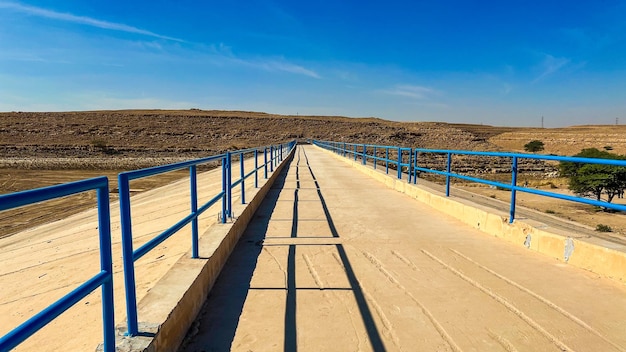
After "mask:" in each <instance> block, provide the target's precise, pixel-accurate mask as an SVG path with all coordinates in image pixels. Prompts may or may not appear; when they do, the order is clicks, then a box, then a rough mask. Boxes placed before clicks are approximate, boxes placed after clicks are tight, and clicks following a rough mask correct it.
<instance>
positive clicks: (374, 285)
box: [181, 147, 626, 351]
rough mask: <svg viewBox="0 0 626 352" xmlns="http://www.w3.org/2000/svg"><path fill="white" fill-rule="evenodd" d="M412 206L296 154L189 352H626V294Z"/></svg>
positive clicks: (485, 223) (332, 165)
mask: <svg viewBox="0 0 626 352" xmlns="http://www.w3.org/2000/svg"><path fill="white" fill-rule="evenodd" d="M414 197H415V196H414V195H411V196H407V195H405V194H402V193H399V192H393V191H390V190H389V189H387V188H386V187H384V186H382V185H381V184H380V183H378V182H377V181H375V180H374V179H372V178H371V177H369V176H366V175H365V174H363V173H360V172H355V170H354V169H353V168H346V167H345V165H344V164H342V163H338V162H335V161H333V159H332V157H331V156H330V155H329V154H327V153H326V152H324V151H321V150H319V149H317V148H314V147H299V149H298V151H297V154H296V156H295V158H294V161H293V162H292V163H291V165H290V168H289V170H288V172H287V173H285V175H284V178H283V180H282V182H281V180H280V179H279V180H278V182H277V186H275V189H273V190H272V191H271V192H270V193H269V194H268V196H267V198H266V199H265V201H264V203H263V204H262V205H261V207H260V208H259V210H258V211H257V213H256V214H255V217H254V220H253V221H252V222H251V224H250V226H249V227H248V229H247V230H246V232H245V233H244V235H243V237H242V239H241V240H240V241H239V243H238V245H237V247H236V248H235V250H234V252H233V254H232V255H231V258H230V259H229V261H228V263H227V265H226V266H225V267H224V270H223V271H222V274H221V275H220V277H219V279H218V281H217V282H216V283H215V286H214V287H213V289H212V290H211V292H210V293H209V299H208V300H207V302H206V304H205V306H204V307H203V308H202V311H201V313H200V317H199V318H198V320H197V321H196V322H195V323H194V325H193V327H192V329H191V331H190V333H189V336H188V338H187V340H186V343H185V345H184V348H182V349H181V350H182V351H223V350H229V349H230V350H235V351H249V350H253V351H276V350H285V351H295V350H299V351H346V350H360V351H370V350H374V351H384V350H393V351H402V350H404V351H435V350H436V351H564V350H567V351H624V350H626V349H625V348H624V347H623V346H626V332H625V331H626V323H625V322H626V288H625V287H624V285H623V284H621V283H618V282H616V281H613V280H610V279H607V278H604V277H601V276H598V275H596V274H593V273H591V272H589V271H585V270H581V269H579V268H576V267H573V266H571V265H567V264H565V263H564V262H563V261H558V260H555V259H553V258H550V257H548V256H545V255H542V254H539V253H537V252H535V251H529V250H528V249H526V248H525V247H523V246H520V245H512V244H510V243H508V242H506V241H501V240H500V239H497V238H494V237H493V236H486V235H485V234H484V233H483V232H482V231H480V230H479V228H483V227H487V228H491V227H496V228H498V226H500V227H501V226H502V225H501V221H496V220H493V218H490V217H488V216H486V215H484V214H482V213H479V212H476V211H475V210H471V209H469V208H465V207H462V206H460V205H450V207H452V208H454V209H456V211H460V209H466V210H465V211H466V214H467V216H474V219H476V220H475V221H476V223H474V224H471V226H469V225H467V224H464V223H463V222H461V221H460V220H458V219H456V218H454V217H452V216H450V215H447V214H445V213H443V212H438V211H435V210H433V208H431V207H429V206H427V205H425V204H423V203H421V202H415V201H414V200H413V198H414ZM424 197H428V195H424ZM431 197H432V196H431ZM433 199H435V198H433ZM436 202H442V200H440V199H437V200H434V201H433V203H436ZM478 222H480V225H479V224H478ZM499 223H500V225H498V224H499ZM519 231H521V232H519V233H516V234H515V236H518V239H521V238H522V237H525V236H523V229H522V230H519ZM538 242H539V244H538V245H537V246H538V248H541V247H547V248H550V246H551V244H550V241H547V242H546V243H547V244H544V242H542V241H538ZM576 250H578V248H576ZM555 251H556V250H555ZM560 255H562V253H561V254H560ZM572 259H573V258H572Z"/></svg>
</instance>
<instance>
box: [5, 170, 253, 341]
mask: <svg viewBox="0 0 626 352" xmlns="http://www.w3.org/2000/svg"><path fill="white" fill-rule="evenodd" d="M252 165H253V164H252V161H247V164H246V172H249V170H251V169H252V168H253V166H252ZM233 168H234V169H235V170H234V171H233V173H234V174H233V178H234V179H235V177H238V175H239V164H238V162H237V163H234V165H233ZM259 177H260V179H259V180H260V181H261V180H262V179H263V173H262V171H261V172H260V173H259ZM133 185H134V183H133V181H131V189H132V188H133V187H134V186H133ZM246 186H247V187H251V186H253V177H252V178H250V179H248V180H246ZM239 189H240V188H239V187H237V188H236V189H235V190H234V198H233V199H234V200H233V201H239V194H240V192H239ZM220 190H221V169H217V170H213V171H209V172H206V173H203V174H201V175H199V176H198V195H199V205H202V204H204V203H205V202H207V201H208V200H209V199H211V198H212V197H213V196H215V194H217V193H218V192H219V191H220ZM43 204H45V203H43ZM131 205H132V210H131V211H132V214H133V239H134V243H133V246H134V248H135V249H136V248H138V247H139V246H140V245H141V244H143V243H145V242H146V241H148V240H149V239H151V238H152V237H154V236H155V235H157V234H159V233H161V232H162V231H163V230H165V229H166V228H168V227H169V226H172V225H173V224H175V223H176V222H177V221H179V220H180V219H182V218H183V217H184V216H185V215H187V214H188V213H189V181H188V179H184V180H180V181H177V182H174V183H172V184H171V185H168V186H165V187H161V188H157V189H154V190H150V191H146V192H144V193H141V194H138V195H136V196H133V197H132V200H131ZM219 209H221V204H220V203H219V202H218V204H216V205H215V206H213V207H212V208H210V209H209V210H207V211H206V212H205V213H204V214H203V216H201V217H200V221H199V230H200V233H202V232H203V231H204V230H206V229H207V228H208V227H209V226H210V225H211V224H213V223H215V221H216V220H217V213H218V212H219ZM111 228H112V240H113V261H114V268H113V270H114V272H115V275H114V279H113V280H114V287H115V288H114V290H115V292H114V296H115V320H116V322H117V323H118V324H119V323H124V321H125V320H124V319H125V316H126V314H125V301H124V299H125V298H124V281H123V271H122V254H121V233H120V220H119V204H118V203H117V202H114V203H111ZM190 233H191V230H190V226H189V225H188V226H186V227H185V228H184V229H183V230H181V231H180V232H179V233H177V234H175V235H174V236H172V237H171V238H169V239H168V240H166V241H165V242H164V243H162V244H161V245H159V246H158V247H156V248H155V249H154V250H153V251H152V252H150V253H148V254H147V255H146V256H144V257H143V258H141V259H140V260H139V261H137V262H136V263H135V268H136V269H135V270H136V271H135V276H136V278H137V297H138V300H140V299H141V298H142V297H143V296H144V295H145V294H146V292H148V290H149V289H150V288H151V287H152V286H153V285H154V284H155V283H156V282H157V281H158V280H159V278H161V277H162V276H163V274H164V273H165V272H167V270H168V269H169V268H170V267H171V266H172V265H173V264H174V263H175V262H176V260H177V259H178V258H179V257H180V256H181V255H183V254H184V253H185V252H186V251H188V250H189V249H190V247H191V239H190V238H191V236H190ZM98 248H99V247H98V232H97V212H96V210H89V211H86V212H82V213H79V214H76V215H72V216H70V217H68V218H67V219H65V220H61V221H57V222H53V223H49V224H45V225H41V226H38V227H35V228H32V229H29V230H27V231H23V232H20V233H18V234H15V235H12V236H9V237H5V238H1V239H0V263H2V265H1V266H0V317H2V318H1V319H0V336H2V335H4V334H6V333H7V332H9V331H10V330H11V329H12V328H14V327H16V326H18V325H19V324H21V323H22V322H24V321H26V320H27V319H28V318H30V317H31V316H33V315H34V314H36V313H38V312H39V311H41V310H42V309H44V308H45V307H47V306H48V305H50V304H51V303H53V302H54V301H55V300H57V299H59V298H60V297H62V296H63V295H65V294H67V293H69V292H70V291H71V290H72V289H74V288H76V287H77V286H78V285H80V284H82V283H83V282H84V281H86V280H87V279H89V278H90V277H92V276H93V275H95V274H96V273H97V272H98V271H99V268H100V264H99V254H98V253H99V251H98ZM101 342H102V308H101V295H100V290H96V291H94V292H93V293H92V294H90V295H89V296H88V297H86V298H85V299H83V300H82V301H81V302H79V303H78V304H77V305H75V306H74V307H72V308H70V309H69V310H68V311H66V312H65V313H63V314H62V315H61V316H60V317H59V318H58V319H56V320H55V321H53V322H52V323H51V324H49V325H48V326H46V327H44V328H43V329H41V330H40V331H39V332H37V333H36V334H35V335H33V336H32V337H31V338H29V339H28V340H26V341H25V342H24V343H23V344H21V345H20V346H18V348H17V349H16V350H17V351H93V350H95V348H96V346H97V345H98V344H99V343H101Z"/></svg>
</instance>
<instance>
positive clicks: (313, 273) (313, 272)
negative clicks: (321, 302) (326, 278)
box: [302, 254, 324, 290]
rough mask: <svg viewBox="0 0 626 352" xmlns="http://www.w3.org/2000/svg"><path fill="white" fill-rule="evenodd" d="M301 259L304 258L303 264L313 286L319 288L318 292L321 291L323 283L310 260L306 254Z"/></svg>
mask: <svg viewBox="0 0 626 352" xmlns="http://www.w3.org/2000/svg"><path fill="white" fill-rule="evenodd" d="M302 258H304V263H305V264H306V267H307V269H309V273H310V274H311V276H312V277H313V280H314V281H315V284H316V285H317V287H319V289H320V290H323V289H324V283H323V282H322V279H320V276H319V274H318V273H317V270H315V267H314V266H313V263H312V262H311V259H309V256H308V255H306V254H303V255H302Z"/></svg>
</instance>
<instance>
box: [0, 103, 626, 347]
mask: <svg viewBox="0 0 626 352" xmlns="http://www.w3.org/2000/svg"><path fill="white" fill-rule="evenodd" d="M0 118H1V119H2V121H3V127H2V128H1V129H0V136H1V137H0V138H1V139H0V150H1V151H2V152H1V154H0V155H1V157H0V193H9V192H15V191H20V190H25V189H31V188H35V187H43V186H50V185H54V184H59V183H65V182H70V181H74V180H79V179H85V178H90V177H96V176H101V175H106V176H108V177H109V179H110V189H111V194H110V195H111V201H112V203H113V204H114V202H115V201H116V200H117V189H116V188H117V184H116V182H117V179H116V176H117V173H119V172H121V171H126V170H130V169H137V168H143V167H148V166H154V165H159V164H164V163H169V162H175V161H182V160H187V159H192V158H198V157H203V156H208V155H212V154H217V153H221V152H223V151H226V150H233V149H240V148H247V147H253V146H262V145H267V144H271V143H277V142H283V141H287V140H290V139H299V140H305V139H309V138H311V139H325V140H338V141H345V142H352V143H368V144H383V145H401V146H407V147H424V148H433V149H466V150H492V151H516V152H523V151H524V144H526V143H528V141H529V140H530V139H539V140H542V141H544V143H545V150H544V151H543V152H545V153H551V154H562V155H571V154H575V153H577V152H578V151H580V149H582V148H590V147H595V148H599V149H601V148H603V147H605V146H607V145H610V146H611V148H612V150H613V151H614V152H617V153H620V154H624V153H626V138H624V139H620V138H621V136H623V135H626V126H583V127H569V128H561V129H528V128H512V127H494V126H482V125H456V124H444V123H428V122H414V123H401V122H393V121H386V120H382V119H375V118H362V119H354V118H346V117H324V116H281V115H270V114H263V113H252V112H225V111H199V110H190V111H99V112H68V113H17V112H16V113H2V114H0ZM298 160H299V159H298ZM302 160H304V156H302ZM454 167H455V168H456V169H458V170H465V171H467V170H470V169H473V168H476V169H480V170H481V172H482V174H481V177H488V178H491V179H498V180H506V179H507V178H509V177H510V171H509V173H507V170H506V162H500V161H489V162H488V163H487V164H485V163H484V160H483V159H471V158H468V159H463V158H460V159H459V160H456V161H455V163H454ZM522 170H523V171H522V173H521V174H520V179H519V180H520V182H528V185H529V186H531V187H537V188H543V189H549V190H551V191H556V192H563V193H568V192H569V191H568V189H567V179H565V178H561V177H558V175H555V171H554V170H556V168H555V165H553V164H549V163H536V162H529V163H527V164H524V166H523V167H522ZM185 177H186V172H185V171H183V172H173V173H169V174H165V175H163V176H159V177H151V178H147V179H142V180H137V181H134V182H133V184H132V190H133V195H134V196H136V198H133V199H136V200H141V202H144V203H147V202H148V200H149V199H152V198H153V197H155V196H156V195H158V194H159V193H161V192H163V191H162V190H164V189H155V188H157V187H159V186H162V185H166V184H167V185H169V186H168V188H166V189H167V190H168V191H167V192H186V189H187V185H186V182H185V181H186V180H181V181H178V180H179V179H181V178H185ZM203 177H207V178H208V179H212V178H215V179H217V177H219V175H218V174H217V173H215V172H208V173H206V176H203ZM433 180H434V181H437V180H436V179H433ZM208 184H209V185H210V187H216V186H215V185H216V184H217V183H216V181H215V180H214V181H211V182H209V183H208ZM207 187H209V186H207ZM454 187H455V188H456V189H458V190H465V191H469V192H472V193H473V194H480V195H482V196H484V198H492V199H495V200H501V201H502V203H503V204H506V203H507V202H508V199H509V197H510V193H509V192H508V191H505V190H498V189H494V188H490V187H487V186H482V185H476V184H469V183H465V182H460V181H457V182H455V183H454ZM209 193H210V192H209ZM207 194H208V193H207ZM619 201H623V200H622V199H620V200H619ZM152 202H156V203H160V202H158V201H152ZM518 202H519V203H518V204H519V206H521V207H527V208H529V209H534V210H536V211H539V212H541V213H543V214H548V215H549V216H554V217H560V218H564V219H567V220H575V221H576V222H579V223H581V224H583V225H585V226H587V227H588V228H589V229H590V230H591V231H592V230H593V228H595V226H596V225H597V224H606V225H608V226H610V227H611V228H612V229H613V232H612V233H610V234H608V235H607V234H600V233H598V236H602V238H603V239H609V240H610V239H611V237H612V238H613V239H615V242H616V243H623V241H624V233H625V231H626V228H625V226H624V223H625V221H624V215H623V214H619V213H606V212H602V211H597V209H594V208H593V207H591V206H586V205H582V204H573V203H570V202H564V201H559V200H553V199H547V198H543V197H538V196H534V195H529V194H523V193H519V194H518ZM94 204H95V193H94V192H88V193H84V194H81V195H77V196H73V197H66V198H62V199H58V200H54V201H49V202H45V203H42V204H36V205H32V206H28V207H23V208H18V209H15V210H11V211H5V212H2V213H0V238H2V237H3V241H4V243H5V245H3V246H4V247H3V248H4V251H5V253H4V254H3V255H4V258H5V263H8V264H7V266H6V268H5V270H7V272H6V273H5V274H3V275H4V279H5V280H12V278H14V277H17V276H18V275H30V277H32V278H33V280H34V281H33V282H32V285H31V284H29V285H30V286H28V287H27V288H26V289H24V288H22V287H21V286H15V287H11V285H6V286H5V290H6V292H5V293H6V294H7V296H6V297H14V296H15V297H17V296H20V297H21V296H22V295H24V293H23V292H31V291H32V294H27V295H26V297H24V298H20V299H26V300H30V301H28V302H29V303H25V304H21V305H20V309H13V308H11V307H12V306H11V304H16V303H15V302H14V300H8V301H7V302H5V303H0V307H2V309H5V311H6V314H9V315H10V316H11V323H12V324H17V323H19V322H20V321H23V319H24V318H25V317H27V316H29V314H31V313H32V311H34V310H36V309H40V308H42V307H43V306H44V303H45V302H48V301H49V300H48V297H52V298H58V296H59V295H60V294H61V293H63V292H65V290H66V289H67V287H69V286H72V285H74V284H75V283H76V282H80V280H81V279H83V278H82V276H81V277H78V276H71V275H70V276H68V278H66V279H63V278H62V277H61V276H59V275H62V274H63V272H64V271H66V270H70V268H71V267H75V266H76V265H77V264H76V263H78V262H80V265H81V267H82V265H87V264H85V263H91V262H93V261H94V260H95V259H94V258H95V257H93V256H92V255H91V253H92V251H93V250H94V248H96V245H95V244H94V243H91V242H89V243H87V242H88V241H86V238H85V240H80V241H77V243H75V244H74V245H72V248H74V246H78V247H76V248H80V249H74V251H76V253H77V254H75V257H76V259H72V258H70V257H67V256H65V255H64V252H63V251H60V248H61V247H59V245H60V244H63V245H64V247H67V246H69V245H70V242H72V243H73V241H74V240H73V238H74V237H76V236H77V233H73V234H72V236H74V237H68V238H65V237H63V238H59V237H58V236H56V235H55V234H56V232H55V231H50V230H49V228H50V226H52V227H54V226H55V225H54V224H53V223H52V222H53V221H55V220H58V219H61V218H66V217H70V216H71V217H72V219H76V221H77V222H76V223H77V224H78V223H81V224H82V223H83V222H84V225H80V226H81V227H93V225H91V222H89V221H93V219H91V218H89V216H88V215H91V217H93V210H88V211H86V212H85V210H87V209H90V208H93V207H94ZM159 206H161V207H167V212H168V213H180V212H181V211H184V210H182V209H185V208H186V207H187V205H186V204H183V203H181V204H159ZM174 206H176V207H179V208H180V209H178V208H176V209H178V210H176V211H174V210H172V209H174V208H173V207H174ZM114 210H115V208H114ZM303 211H304V210H303ZM149 214H151V213H150V212H148V213H147V215H146V218H145V219H143V218H140V220H139V222H141V223H153V221H151V220H150V219H148V217H149V216H150V215H149ZM214 221H215V218H214V216H210V217H208V218H206V219H205V220H204V223H203V228H207V227H208V226H209V225H210V224H211V223H213V222H214ZM118 222H119V219H117V218H113V219H112V223H113V224H117V223H118ZM46 224H48V225H46ZM153 225H155V224H153ZM116 226H117V225H116ZM92 230H93V229H92ZM116 231H117V230H116ZM155 231H157V229H153V228H151V227H146V228H145V229H142V233H141V234H138V235H139V236H138V238H139V240H140V241H143V240H145V238H147V237H149V236H150V234H152V233H154V232H155ZM144 232H145V233H144ZM15 233H18V235H16V236H11V235H12V234H15ZM116 234H117V232H116ZM92 237H93V236H92ZM118 237H119V236H117V235H116V237H115V238H114V243H113V250H114V257H115V258H117V260H116V262H115V268H114V270H115V274H116V278H115V280H114V282H115V283H116V292H121V291H122V283H123V280H122V279H121V273H122V270H121V267H120V266H121V261H120V260H119V258H120V253H119V252H120V248H119V247H120V243H119V238H118ZM76 238H78V237H76ZM81 238H82V237H81ZM59 241H61V242H63V241H65V242H67V243H60V242H59ZM83 242H84V243H83ZM23 243H24V245H22V244H23ZM50 246H52V247H50ZM188 247H189V244H188V241H187V239H186V238H185V233H183V234H182V235H176V236H175V237H172V238H171V239H169V240H168V241H167V242H166V243H165V245H164V246H163V247H162V248H161V247H160V249H159V250H158V251H156V252H155V253H153V254H151V255H150V257H149V258H147V259H145V260H144V261H143V262H142V263H141V264H140V269H138V270H140V271H141V273H140V274H141V275H140V276H141V278H142V280H143V281H141V282H140V283H139V284H138V294H139V297H142V296H143V295H145V294H146V293H147V292H148V291H149V290H150V288H151V287H152V286H151V285H154V283H155V282H156V281H157V280H158V279H159V278H160V277H161V275H163V273H164V272H165V271H167V269H168V268H169V267H171V265H173V263H174V262H175V261H176V260H177V259H178V258H179V257H180V256H181V255H183V253H184V252H185V251H186V249H187V248H188ZM33 251H35V252H37V253H46V254H45V258H47V259H46V260H42V259H41V258H39V256H36V257H32V258H31V256H29V253H31V252H33ZM45 251H48V252H45ZM72 260H73V261H72ZM83 262H84V263H83ZM90 265H95V264H94V263H91V264H90ZM24 266H26V269H23V267H24ZM57 266H58V268H61V271H62V272H61V273H59V272H57V269H58V268H57ZM53 274H54V275H53ZM81 275H83V276H84V275H87V273H82V272H81ZM35 279H36V280H35ZM67 280H69V281H67ZM41 281H47V282H48V281H49V282H50V283H51V282H55V284H54V285H52V288H51V289H50V288H41V287H40V286H37V285H38V283H39V282H41ZM50 283H47V284H48V285H50ZM46 287H47V286H46ZM25 290H26V291H25ZM93 295H96V294H92V295H90V296H89V297H88V298H86V299H85V300H84V302H83V303H81V304H82V305H83V306H81V307H79V308H73V310H72V311H70V312H69V313H68V314H65V315H64V318H63V319H61V320H60V321H59V322H57V323H55V324H54V325H52V327H50V328H46V329H47V330H46V331H43V332H41V333H40V334H39V337H35V338H33V339H31V340H30V341H29V342H28V343H27V344H25V345H24V346H22V347H21V348H24V350H31V349H32V350H36V349H40V348H43V347H42V346H44V345H45V344H46V343H50V341H52V340H51V339H50V337H49V336H48V337H46V334H50V333H51V332H52V331H54V329H66V328H65V327H64V326H65V325H64V324H70V323H69V322H70V321H71V320H72V319H83V320H84V319H87V320H89V321H92V322H93V324H92V325H93V326H92V325H90V329H91V330H89V331H90V337H89V338H88V339H87V338H85V339H82V340H78V339H74V340H71V341H64V339H63V338H57V339H55V340H54V344H55V345H54V346H57V345H58V346H66V347H67V346H72V348H73V349H89V348H91V346H93V345H95V344H97V343H98V341H100V339H101V335H100V334H99V333H98V330H97V329H98V328H99V326H98V319H99V314H100V313H99V305H98V302H97V301H98V300H97V299H95V298H94V297H92V296H93ZM42 297H46V300H41V298H42ZM52 298H51V299H52ZM116 299H117V301H116V318H117V319H116V320H118V322H119V321H120V319H122V318H123V316H124V312H123V310H122V309H123V302H122V299H123V296H122V295H121V294H117V295H116ZM40 300H41V302H40V303H37V304H35V303H32V302H39V301H40ZM20 302H21V301H20ZM25 302H26V301H25ZM87 308H88V309H87ZM85 317H88V318H85ZM8 328H9V326H8V325H7V326H5V327H3V329H4V330H6V329H8ZM51 329H52V330H51ZM92 330H93V331H92ZM46 341H47V342H46Z"/></svg>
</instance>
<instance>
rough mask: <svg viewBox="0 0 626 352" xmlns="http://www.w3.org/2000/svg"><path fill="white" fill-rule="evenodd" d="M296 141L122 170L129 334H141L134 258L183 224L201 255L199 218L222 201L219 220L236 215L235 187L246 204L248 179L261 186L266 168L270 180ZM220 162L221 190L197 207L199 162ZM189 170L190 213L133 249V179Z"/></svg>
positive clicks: (195, 250)
mask: <svg viewBox="0 0 626 352" xmlns="http://www.w3.org/2000/svg"><path fill="white" fill-rule="evenodd" d="M295 144H296V142H295V141H292V142H288V143H283V144H280V145H272V146H267V147H259V148H249V149H242V150H236V151H232V152H230V151H229V152H226V153H224V154H219V155H214V156H210V157H207V158H203V159H197V160H191V161H186V162H181V163H176V164H170V165H164V166H158V167H153V168H148V169H141V170H134V171H128V172H123V173H120V174H119V175H118V182H119V197H120V221H121V230H122V255H123V261H124V284H125V292H126V317H127V321H126V323H127V332H126V335H128V336H135V335H137V334H138V333H139V326H138V316H137V294H136V286H135V264H134V263H135V261H137V260H138V259H139V258H141V257H142V256H144V255H145V254H146V253H148V252H149V251H151V250H152V249H154V248H155V247H156V246H158V245H159V244H160V243H162V242H163V241H165V240H166V239H168V238H170V237H171V236H172V235H173V234H175V233H176V232H178V231H179V230H181V229H182V228H183V227H185V226H186V225H188V224H189V223H191V248H192V258H198V257H199V253H198V237H199V236H198V217H199V216H200V215H201V214H202V213H203V212H205V211H206V210H207V209H209V208H210V207H211V206H212V205H214V204H216V203H217V202H218V201H220V200H221V201H222V209H221V211H220V215H219V219H220V221H221V222H222V223H226V221H227V218H233V217H234V214H233V211H232V209H233V208H232V195H233V189H234V188H235V187H237V186H239V187H241V190H240V198H241V203H242V204H245V203H246V193H245V192H246V185H245V183H246V179H248V178H250V177H252V176H254V187H255V188H257V187H258V177H259V176H258V173H259V171H260V170H261V169H263V176H264V177H265V178H266V179H267V177H268V169H269V172H273V171H274V167H276V166H277V165H278V164H279V163H280V162H282V160H283V155H284V154H286V153H289V152H290V151H291V149H293V147H294V146H295ZM261 154H263V162H262V164H260V163H259V157H260V155H261ZM246 156H250V157H251V158H252V159H253V160H254V167H253V168H252V170H249V171H248V172H246V170H245V160H246ZM236 158H238V160H239V176H238V177H237V179H235V180H233V172H234V169H235V166H234V165H233V161H234V160H235V159H236ZM211 162H219V163H220V166H221V171H222V183H221V186H222V187H221V191H220V192H218V193H217V194H215V195H214V196H213V197H212V198H211V199H210V200H209V201H208V202H206V203H204V204H202V205H201V206H198V194H197V193H198V180H197V168H198V166H200V165H203V164H207V163H211ZM186 168H188V169H189V187H190V212H189V214H187V215H185V216H184V217H183V218H182V219H180V220H179V221H178V222H176V223H175V224H174V225H172V226H171V227H169V228H167V229H166V230H164V231H163V232H162V233H160V234H158V235H156V236H155V237H153V238H152V239H150V240H148V241H147V242H146V243H145V244H143V245H142V246H141V247H139V248H138V249H136V250H134V249H133V234H132V214H131V203H130V201H131V199H130V181H131V180H135V179H138V178H143V177H148V176H155V175H159V174H162V173H165V172H170V171H175V170H181V169H186Z"/></svg>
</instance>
